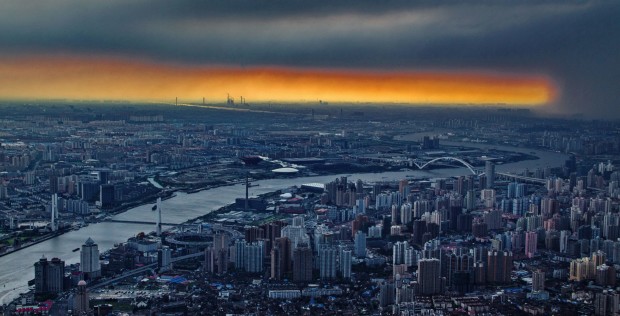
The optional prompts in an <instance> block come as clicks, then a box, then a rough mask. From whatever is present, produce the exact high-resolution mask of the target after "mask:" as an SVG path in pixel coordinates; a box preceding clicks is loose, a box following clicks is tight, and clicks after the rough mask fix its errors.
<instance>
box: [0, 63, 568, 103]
mask: <svg viewBox="0 0 620 316" xmlns="http://www.w3.org/2000/svg"><path fill="white" fill-rule="evenodd" d="M227 93H230V95H231V96H233V97H235V98H238V96H243V97H244V98H245V99H246V100H247V101H248V102H249V103H252V102H303V101H312V102H314V101H318V100H324V101H328V102H371V103H386V102H390V103H404V104H473V105H484V104H514V105H524V106H538V105H544V104H548V103H550V102H552V101H553V100H554V99H555V97H556V88H555V85H554V84H553V82H552V81H551V80H550V79H548V78H546V77H544V76H522V75H512V74H495V73H485V72H446V71H423V72H416V71H407V72H379V71H350V70H324V69H318V70H313V69H302V68H286V67H247V68H242V67H225V66H221V67H219V66H218V67H201V66H196V67H189V66H174V65H160V64H155V63H145V62H135V61H132V60H122V59H89V58H67V57H29V58H9V59H7V58H0V98H2V99H59V98H62V99H81V100H106V99H107V100H119V99H122V100H136V101H138V100H174V98H175V97H179V99H182V100H190V99H193V100H196V102H198V100H202V98H203V97H205V98H206V99H207V102H208V103H222V102H224V100H225V99H226V94H227Z"/></svg>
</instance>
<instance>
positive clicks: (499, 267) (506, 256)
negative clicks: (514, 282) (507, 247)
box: [487, 250, 513, 283]
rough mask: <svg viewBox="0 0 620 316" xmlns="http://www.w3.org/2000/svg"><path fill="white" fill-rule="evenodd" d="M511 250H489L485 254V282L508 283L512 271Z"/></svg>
mask: <svg viewBox="0 0 620 316" xmlns="http://www.w3.org/2000/svg"><path fill="white" fill-rule="evenodd" d="M512 259H513V257H512V252H510V251H497V250H491V251H489V253H488V256H487V282H489V283H508V282H510V280H511V278H510V273H511V272H512V268H513V264H512Z"/></svg>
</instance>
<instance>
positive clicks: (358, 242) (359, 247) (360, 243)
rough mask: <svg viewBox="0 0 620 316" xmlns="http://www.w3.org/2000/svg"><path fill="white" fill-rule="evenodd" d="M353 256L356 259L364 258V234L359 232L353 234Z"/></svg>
mask: <svg viewBox="0 0 620 316" xmlns="http://www.w3.org/2000/svg"><path fill="white" fill-rule="evenodd" d="M355 256H356V257H358V258H365V257H366V234H364V233H363V232H361V231H358V232H357V233H355Z"/></svg>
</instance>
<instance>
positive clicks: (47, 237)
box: [0, 230, 70, 258]
mask: <svg viewBox="0 0 620 316" xmlns="http://www.w3.org/2000/svg"><path fill="white" fill-rule="evenodd" d="M67 231H70V230H66V231H65V230H63V231H58V232H55V233H50V234H47V235H44V236H41V237H39V238H37V239H36V240H34V241H30V242H28V243H27V244H25V245H23V246H20V247H19V248H16V249H13V250H9V251H7V252H3V253H0V258H1V257H4V256H8V255H10V254H12V253H15V252H18V251H20V250H23V249H26V248H28V247H32V246H34V245H36V244H38V243H42V242H44V241H46V240H49V239H52V238H54V237H58V236H60V235H62V234H64V233H66V232H67Z"/></svg>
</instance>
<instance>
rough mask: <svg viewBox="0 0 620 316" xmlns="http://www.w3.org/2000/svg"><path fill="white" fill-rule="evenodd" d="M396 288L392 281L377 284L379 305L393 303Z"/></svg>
mask: <svg viewBox="0 0 620 316" xmlns="http://www.w3.org/2000/svg"><path fill="white" fill-rule="evenodd" d="M395 296H396V290H395V287H394V283H389V282H383V283H381V285H379V305H380V306H381V307H386V306H389V305H392V304H394V299H395Z"/></svg>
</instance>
